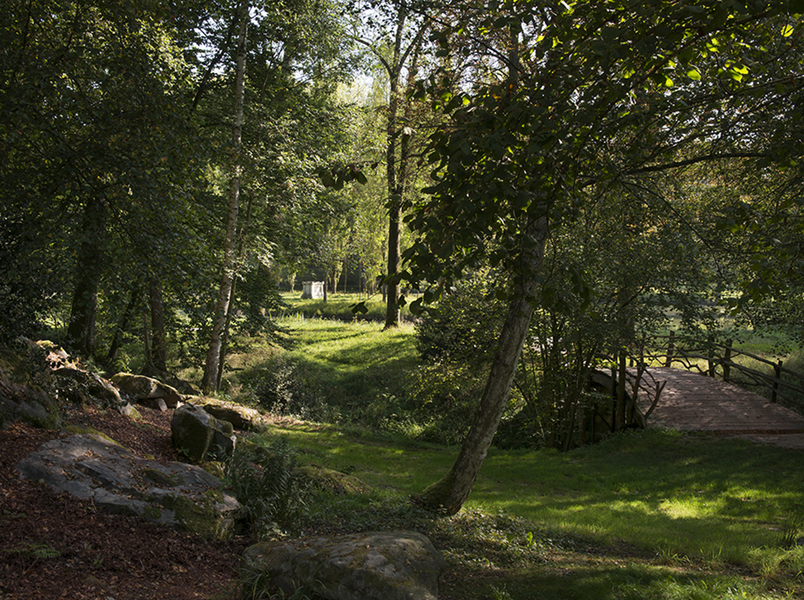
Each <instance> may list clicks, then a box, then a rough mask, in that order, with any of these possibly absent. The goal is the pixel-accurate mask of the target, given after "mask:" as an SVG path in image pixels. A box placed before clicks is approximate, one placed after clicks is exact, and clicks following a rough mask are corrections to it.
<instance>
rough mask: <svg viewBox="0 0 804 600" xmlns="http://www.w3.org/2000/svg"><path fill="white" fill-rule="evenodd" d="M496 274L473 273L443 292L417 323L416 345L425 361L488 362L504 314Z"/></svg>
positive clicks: (485, 271) (492, 352)
mask: <svg viewBox="0 0 804 600" xmlns="http://www.w3.org/2000/svg"><path fill="white" fill-rule="evenodd" d="M493 280H494V279H493V274H492V273H490V272H489V271H487V270H481V271H477V272H475V273H473V274H472V275H471V276H469V277H467V278H466V279H464V280H462V281H460V282H458V283H457V284H456V285H455V287H454V288H452V289H451V290H450V291H449V292H447V293H446V294H444V296H443V297H442V298H441V299H440V300H439V301H438V304H437V305H435V306H434V307H432V308H430V309H428V310H427V311H426V312H425V313H424V314H423V315H422V317H421V319H420V320H419V321H418V322H417V324H416V336H417V340H416V346H417V348H418V350H419V353H420V354H421V356H422V358H423V359H424V360H425V361H431V362H433V361H438V360H447V361H456V362H457V361H461V362H468V363H471V364H485V363H488V362H489V361H490V360H491V358H492V356H493V355H494V349H495V346H496V342H497V336H498V335H499V332H500V328H501V327H502V322H503V318H504V315H505V305H504V304H503V302H502V301H500V300H498V299H497V298H496V296H495V294H494V285H493Z"/></svg>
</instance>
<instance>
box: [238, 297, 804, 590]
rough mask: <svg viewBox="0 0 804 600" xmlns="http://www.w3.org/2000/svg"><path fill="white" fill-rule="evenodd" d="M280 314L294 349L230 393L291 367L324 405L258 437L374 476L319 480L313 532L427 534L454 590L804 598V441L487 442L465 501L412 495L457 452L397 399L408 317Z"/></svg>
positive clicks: (246, 359) (246, 358) (261, 364)
mask: <svg viewBox="0 0 804 600" xmlns="http://www.w3.org/2000/svg"><path fill="white" fill-rule="evenodd" d="M279 323H280V326H281V328H282V329H283V330H284V333H283V335H284V336H285V338H286V341H287V343H286V344H284V348H280V347H278V346H275V345H267V344H266V345H261V344H257V343H255V344H254V345H252V347H251V348H250V350H249V351H248V352H247V353H244V354H243V355H241V356H238V357H235V358H236V359H237V360H236V361H235V362H237V365H238V367H237V371H236V372H234V373H232V374H231V376H230V377H229V386H230V387H229V390H230V393H231V394H232V395H234V396H237V394H238V393H239V394H240V395H241V396H242V397H243V398H246V399H250V400H251V401H252V402H253V401H254V397H253V395H252V396H249V395H248V394H247V393H246V391H247V390H249V389H251V388H253V386H254V382H255V381H261V379H260V378H261V377H265V373H266V372H267V371H269V370H270V369H272V368H275V367H276V365H277V364H292V365H293V368H292V376H290V377H291V378H292V384H293V386H294V387H295V389H297V390H300V391H298V393H297V395H300V396H301V397H303V398H306V400H305V401H306V402H307V403H308V404H309V405H310V406H313V408H316V407H317V410H318V412H319V414H322V415H325V416H328V417H329V418H328V419H302V418H298V417H296V418H285V419H278V420H277V421H276V423H275V424H274V425H273V426H272V427H271V428H270V429H269V430H268V431H267V432H266V433H265V434H263V435H264V437H265V441H266V442H267V441H269V440H270V439H273V438H276V437H283V438H284V439H286V440H288V441H289V442H290V443H291V444H292V446H293V447H295V448H296V449H297V450H298V453H299V460H300V462H302V463H309V464H314V465H317V466H320V467H325V468H328V469H333V470H336V471H340V472H342V473H346V474H349V475H351V476H353V477H357V478H358V479H360V480H361V481H362V482H364V483H365V484H367V485H368V486H369V487H370V489H371V491H370V492H367V493H363V494H357V495H338V494H334V493H330V492H325V491H321V492H319V493H318V494H317V496H316V497H315V499H314V500H313V501H311V502H310V503H309V506H308V510H307V516H306V517H305V519H304V524H303V529H304V530H305V531H309V532H315V531H357V530H370V529H380V528H381V529H416V530H419V531H422V532H424V533H426V534H428V535H429V536H431V538H432V539H433V540H434V542H435V543H436V544H437V546H438V547H439V548H440V549H441V550H442V552H444V554H445V556H447V558H448V559H449V561H450V571H449V572H448V573H447V575H446V576H445V578H444V581H443V582H442V586H441V591H442V595H443V597H444V598H454V599H458V598H461V599H462V598H470V599H471V598H477V599H481V598H491V599H508V598H513V599H523V600H524V599H531V598H539V599H547V600H550V599H557V600H558V599H562V600H563V599H575V598H577V599H584V598H600V599H612V600H613V599H628V600H631V599H634V600H636V599H645V600H647V599H656V598H658V599H713V600H714V599H716V598H758V599H765V598H768V599H770V598H797V597H804V547H802V546H799V545H798V543H797V542H798V539H799V536H804V527H803V526H804V461H802V453H801V452H800V451H796V450H787V449H781V448H775V447H766V446H758V445H755V444H752V443H750V442H747V441H743V440H739V439H725V438H720V437H714V436H708V435H702V434H698V435H696V434H681V433H679V432H676V431H664V430H646V431H637V432H629V433H625V434H621V435H618V436H614V437H611V438H609V439H606V440H605V441H603V442H602V443H600V444H597V445H594V446H586V447H582V448H577V449H575V450H571V451H569V452H566V453H560V452H556V451H554V450H516V451H508V450H500V449H497V448H493V449H492V451H491V452H490V454H489V456H488V458H487V460H486V462H485V464H484V467H483V470H482V472H481V475H480V477H479V479H478V481H477V484H476V486H475V488H474V491H473V493H472V495H471V498H470V500H469V502H468V503H467V505H466V506H465V507H464V509H463V510H462V511H461V513H459V514H458V515H457V516H455V517H451V518H447V517H444V516H441V515H432V514H429V513H425V512H423V511H421V510H419V509H417V508H416V506H415V504H414V503H412V502H411V496H413V495H415V494H416V492H418V491H421V490H422V489H424V488H425V487H426V486H427V485H429V484H430V483H433V482H435V481H436V480H437V479H438V478H439V477H440V476H441V475H442V474H443V473H445V472H446V471H447V470H448V469H449V468H450V466H451V464H452V461H453V460H454V458H455V456H456V454H457V450H458V449H457V447H455V446H443V445H436V444H428V443H423V442H421V441H418V440H417V439H416V436H415V432H416V430H417V428H416V423H415V422H413V421H412V419H408V420H405V419H404V418H401V417H400V415H398V414H396V413H398V412H400V411H401V410H402V409H403V408H404V406H405V404H404V402H402V401H401V400H400V398H402V397H404V395H405V394H406V393H407V392H406V385H407V382H408V381H409V379H410V377H411V373H412V371H413V370H414V369H415V368H416V364H417V357H416V351H415V339H414V330H413V327H412V326H403V327H400V328H399V329H398V330H395V331H391V332H382V331H381V324H378V323H376V322H374V323H373V322H366V321H355V320H349V319H348V318H343V319H337V320H333V319H321V318H318V317H313V318H311V317H308V316H305V315H304V314H302V313H300V312H292V311H290V312H289V313H288V314H287V315H285V316H282V317H280V319H279ZM303 404H304V402H301V404H300V405H303ZM392 417H395V419H394V418H392ZM389 422H394V423H397V426H395V427H389V426H388V423H389ZM400 423H403V425H399V424H400Z"/></svg>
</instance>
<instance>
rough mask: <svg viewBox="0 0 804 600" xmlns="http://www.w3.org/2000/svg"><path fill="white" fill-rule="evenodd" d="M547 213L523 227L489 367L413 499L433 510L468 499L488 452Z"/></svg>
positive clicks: (526, 314)
mask: <svg viewBox="0 0 804 600" xmlns="http://www.w3.org/2000/svg"><path fill="white" fill-rule="evenodd" d="M547 233H548V220H547V216H542V217H539V218H537V219H536V220H535V221H534V222H533V223H531V225H530V227H528V229H527V232H526V234H525V236H524V237H525V238H526V239H529V242H527V243H528V245H527V246H526V247H525V248H524V249H523V251H522V263H523V264H522V269H521V273H522V274H521V279H520V283H519V285H517V287H516V290H515V293H514V295H513V296H512V298H511V300H510V302H509V305H508V314H507V317H506V319H505V324H504V325H503V328H502V331H501V333H500V337H499V347H498V350H497V353H496V355H495V357H494V362H493V363H492V366H491V371H490V373H489V377H488V381H487V382H486V388H485V390H484V391H483V397H482V399H481V401H480V408H479V410H478V411H477V413H475V417H474V420H473V422H472V426H471V427H470V429H469V433H468V434H467V436H466V440H465V441H464V443H463V446H462V447H461V451H460V453H459V454H458V458H457V460H456V461H455V464H454V465H453V466H452V469H451V470H450V472H449V473H447V475H446V476H445V477H443V478H442V479H441V480H440V481H437V482H436V483H434V484H433V485H431V486H430V487H428V488H427V489H425V490H424V491H423V492H422V493H421V494H419V495H418V496H416V497H415V498H414V500H415V501H416V502H417V503H419V504H421V505H423V506H426V507H428V508H431V509H433V510H443V511H445V512H446V513H447V514H448V515H454V514H456V513H457V512H458V511H459V510H460V509H461V507H462V506H463V505H464V503H465V502H466V500H467V499H468V498H469V494H470V493H471V491H472V487H473V486H474V484H475V481H476V480H477V476H478V474H479V473H480V468H481V466H482V465H483V461H484V460H485V458H486V455H487V454H488V450H489V447H490V446H491V442H492V439H493V438H494V434H495V432H496V431H497V426H498V425H499V424H500V419H501V418H502V414H503V411H504V410H505V406H506V404H507V403H508V398H509V396H510V393H511V385H512V384H513V381H514V375H515V374H516V369H517V365H518V364H519V357H520V355H521V354H522V346H523V344H524V342H525V337H526V336H527V333H528V327H529V325H530V319H531V317H532V316H533V310H534V308H533V298H534V296H535V293H536V286H537V284H538V273H539V270H540V269H541V264H542V259H543V257H544V248H545V244H546V242H547Z"/></svg>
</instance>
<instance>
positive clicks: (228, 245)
mask: <svg viewBox="0 0 804 600" xmlns="http://www.w3.org/2000/svg"><path fill="white" fill-rule="evenodd" d="M248 8H249V2H248V0H242V2H241V3H240V33H239V35H238V43H237V76H236V80H235V119H234V125H233V126H232V142H233V149H232V150H233V156H232V161H233V164H232V176H231V179H230V180H229V211H228V214H227V218H226V237H225V239H224V244H223V245H224V249H223V273H222V274H221V287H220V292H219V294H218V303H217V306H216V307H215V315H214V317H213V319H214V320H213V323H212V336H211V338H210V342H209V350H208V351H207V360H206V364H205V366H204V378H203V380H202V382H201V386H202V387H203V389H204V393H209V392H210V391H212V389H213V388H214V389H217V381H218V365H219V363H220V353H221V343H222V334H223V329H224V327H225V325H226V314H227V312H228V310H229V299H230V296H231V290H232V281H233V280H234V269H235V258H236V257H235V254H236V243H237V240H236V239H235V238H236V237H237V213H238V211H239V207H240V173H241V171H242V165H241V164H240V160H241V159H240V147H241V144H242V130H243V101H244V97H245V85H246V34H247V32H248V22H249V14H248Z"/></svg>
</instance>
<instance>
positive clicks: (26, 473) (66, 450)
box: [15, 434, 244, 539]
mask: <svg viewBox="0 0 804 600" xmlns="http://www.w3.org/2000/svg"><path fill="white" fill-rule="evenodd" d="M15 468H16V469H17V471H19V473H20V476H21V477H23V478H26V479H31V480H34V481H42V482H44V483H45V484H46V485H48V486H50V487H51V488H53V489H55V490H56V491H59V492H67V493H69V494H71V495H73V496H76V497H78V498H82V499H85V500H91V501H92V502H93V504H94V505H95V506H96V507H98V508H99V509H100V510H102V511H104V512H109V513H115V514H128V515H138V516H141V517H143V518H145V519H148V520H151V521H156V522H158V523H166V524H169V525H172V526H173V527H175V528H177V529H179V530H181V531H188V532H191V533H196V534H199V535H202V536H204V537H208V538H216V539H228V538H229V537H230V536H231V535H232V533H233V532H234V530H235V527H236V524H237V523H238V521H239V520H240V519H241V518H242V517H243V516H244V509H243V508H242V506H241V505H240V504H239V503H238V502H237V500H236V499H234V498H233V497H231V496H229V495H227V494H225V493H224V492H223V491H222V489H221V488H222V482H221V480H220V479H218V478H217V477H214V476H212V475H210V474H209V473H207V472H206V471H204V470H203V469H201V468H200V467H196V466H193V465H187V464H184V463H178V462H161V461H157V460H149V459H145V458H140V457H138V456H135V455H134V454H132V453H131V452H129V451H128V450H127V449H126V448H124V447H123V446H121V445H119V444H117V443H116V442H114V441H112V440H110V439H108V438H105V437H103V436H101V435H98V434H78V435H71V436H69V437H66V438H61V439H55V440H51V441H49V442H47V443H45V444H43V445H42V446H40V448H39V449H38V450H37V451H36V452H34V453H32V454H30V455H28V456H27V457H25V458H24V459H22V460H21V461H19V462H18V463H17V465H16V466H15Z"/></svg>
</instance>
